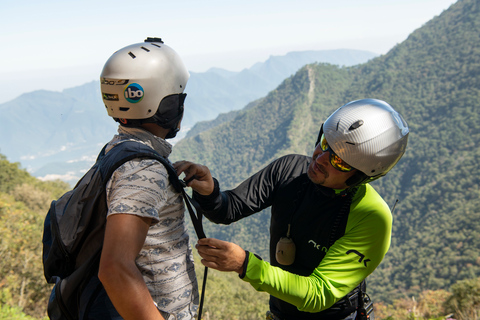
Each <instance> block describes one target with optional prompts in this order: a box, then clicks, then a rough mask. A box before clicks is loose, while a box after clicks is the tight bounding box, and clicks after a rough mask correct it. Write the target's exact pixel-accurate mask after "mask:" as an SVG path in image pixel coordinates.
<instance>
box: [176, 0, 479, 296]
mask: <svg viewBox="0 0 480 320" xmlns="http://www.w3.org/2000/svg"><path fill="white" fill-rule="evenodd" d="M479 18H480V5H479V2H478V0H475V1H474V0H460V1H458V2H457V3H455V4H454V5H452V6H451V7H450V8H449V9H448V10H445V11H444V12H443V13H442V14H441V15H439V16H437V17H435V18H434V19H432V20H431V21H429V22H427V23H426V24H424V26H422V27H421V28H419V29H417V30H415V31H414V32H413V33H412V34H411V35H410V36H409V37H408V38H407V39H406V40H405V41H404V42H402V43H400V44H398V45H396V46H395V47H394V48H393V49H392V50H391V51H389V52H388V53H387V54H385V55H382V56H379V57H377V58H374V59H372V60H370V61H369V62H367V63H365V64H362V65H357V66H352V67H344V68H341V67H338V66H332V65H325V64H309V65H307V66H305V67H303V68H301V69H300V70H299V71H298V72H297V73H296V74H295V75H293V76H292V77H290V78H287V79H286V80H285V81H284V82H282V84H281V85H280V86H278V87H277V88H276V89H275V90H273V91H271V92H270V93H269V94H268V95H267V96H266V97H264V98H263V99H262V100H261V101H260V102H259V103H258V104H257V105H256V106H255V107H253V108H251V109H249V110H244V111H240V112H239V113H238V114H236V116H235V117H233V119H231V120H229V121H228V122H224V123H222V124H221V125H220V126H218V127H214V128H211V129H209V130H207V131H203V132H200V133H199V134H197V135H196V136H192V137H189V138H187V139H184V140H182V141H181V142H179V143H178V144H177V145H176V147H175V149H174V152H173V154H172V158H173V159H174V160H180V159H188V160H192V161H196V162H200V163H202V164H205V165H207V166H209V167H210V169H211V170H212V174H213V175H214V176H215V177H217V178H218V180H219V182H220V185H221V187H222V188H232V187H235V186H236V185H237V184H238V183H239V182H240V181H242V180H243V179H245V178H246V177H248V176H249V175H251V174H253V173H254V172H256V171H257V170H258V169H260V168H261V167H263V166H265V165H266V164H267V163H268V162H269V161H271V160H273V159H275V158H277V157H279V156H281V155H283V154H286V153H300V154H305V155H310V154H311V153H312V151H313V148H314V146H313V144H314V142H315V139H316V135H317V134H318V130H319V129H320V125H321V123H322V122H323V121H324V120H325V119H326V117H327V116H328V115H329V114H330V113H331V112H332V111H334V110H335V109H337V108H338V107H340V106H341V105H343V104H344V103H346V102H349V101H352V100H357V99H361V98H377V99H382V100H385V101H387V102H388V103H390V104H391V105H392V106H393V107H394V108H395V109H397V110H398V111H399V112H400V113H401V114H402V115H403V117H404V118H405V119H406V121H407V123H408V124H409V127H410V137H409V146H408V147H407V151H406V153H405V155H404V157H403V158H402V159H401V160H400V162H399V163H398V164H397V166H396V167H395V168H394V169H393V170H392V171H391V172H389V173H388V174H387V175H386V176H385V177H384V178H382V179H379V180H377V181H375V182H373V183H372V185H374V187H375V188H376V189H377V190H378V192H379V193H380V194H381V195H382V196H383V197H384V198H385V200H386V202H387V203H388V204H389V205H391V206H393V204H394V203H395V202H396V200H397V199H399V202H398V205H397V206H396V209H395V212H394V225H393V237H392V245H391V249H390V251H389V253H388V254H387V256H386V258H385V260H384V261H383V262H382V264H381V265H380V267H379V268H378V269H377V270H376V271H375V272H374V273H373V274H372V276H371V277H370V278H369V283H370V285H369V286H370V288H372V292H373V293H374V295H377V296H378V297H381V299H382V300H384V301H391V300H392V299H395V298H399V297H401V296H402V295H403V294H404V293H405V295H408V294H410V293H411V294H414V293H418V292H420V291H421V290H427V289H429V290H436V289H442V288H443V289H445V288H448V287H449V286H450V285H452V284H453V283H454V281H456V280H462V279H466V278H472V277H474V276H478V275H480V255H479V254H478V247H480V238H479V237H478V234H480V223H479V221H480V219H479V218H480V210H479V208H480V191H479V187H478V186H479V184H480V178H479V177H480V172H479V171H480V170H479V169H478V166H476V162H477V161H476V160H475V159H479V158H480V151H479V148H478V145H479V143H480V125H479V123H480V119H479V109H480V106H479V101H480V83H479V75H480V19H479ZM312 79H314V81H315V86H314V87H313V86H312V85H311V83H312ZM312 90H313V92H314V98H313V100H312V99H310V100H309V93H310V95H311V92H312ZM268 220H269V212H268V211H264V212H261V213H259V214H256V215H253V216H250V217H249V218H248V219H245V220H242V221H240V222H237V223H235V224H232V225H230V226H217V225H212V224H210V223H208V224H207V227H206V232H207V234H209V236H211V237H218V238H220V239H224V240H230V241H234V242H237V243H239V244H241V245H243V246H244V247H246V249H247V250H251V251H255V252H257V253H260V254H261V255H262V256H263V257H264V258H265V257H267V256H268V255H266V252H268V248H267V245H266V244H268V225H269V223H268ZM246 234H249V235H250V237H249V236H248V235H246ZM251 235H257V236H258V235H260V236H261V239H259V240H258V241H257V240H252V239H251ZM266 235H267V236H266Z"/></svg>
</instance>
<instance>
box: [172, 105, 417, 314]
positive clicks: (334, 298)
mask: <svg viewBox="0 0 480 320" xmlns="http://www.w3.org/2000/svg"><path fill="white" fill-rule="evenodd" d="M408 132H409V130H408V126H407V124H406V122H405V121H404V120H403V118H402V117H401V115H400V114H399V113H398V112H396V111H395V110H394V109H393V108H392V107H391V106H390V105H389V104H387V103H386V102H384V101H380V100H376V99H362V100H357V101H352V102H350V103H347V104H345V105H344V106H342V107H340V108H339V109H337V110H336V111H335V112H334V113H333V114H332V115H331V116H330V117H329V118H328V119H327V120H326V121H325V123H324V124H323V126H322V128H321V129H320V132H319V135H318V140H317V143H316V147H315V150H314V152H313V156H311V157H307V156H303V155H287V156H284V157H281V158H279V159H277V160H275V161H273V162H272V163H270V164H269V165H268V166H266V167H265V168H264V169H262V170H260V171H259V172H257V173H256V174H254V175H253V176H252V177H250V178H248V179H247V180H245V181H244V182H243V183H242V184H240V185H239V186H238V187H237V188H235V189H233V190H227V191H223V192H221V191H220V190H219V186H218V182H217V181H216V180H215V179H214V178H212V176H211V174H210V171H209V170H208V168H207V167H205V166H202V165H198V164H193V163H191V162H188V161H179V162H177V163H175V164H174V166H175V167H176V169H177V172H178V173H179V174H180V173H181V172H184V173H185V180H186V181H188V180H189V179H191V178H192V177H193V178H194V179H193V180H191V181H190V182H189V183H188V186H190V187H192V188H193V190H194V197H195V198H196V200H197V201H198V202H199V204H200V205H201V206H202V208H203V209H204V211H205V212H204V214H205V215H206V216H207V217H208V218H209V219H210V220H211V221H213V222H215V223H222V224H230V223H232V222H235V221H238V220H240V219H242V218H245V217H248V216H249V215H251V214H254V213H256V212H259V211H261V210H263V209H265V208H267V207H270V206H271V215H272V216H271V223H270V263H269V262H266V261H264V260H262V259H261V258H260V257H259V256H257V255H255V254H253V253H251V252H248V251H246V250H244V249H242V248H240V247H239V246H238V245H236V244H234V243H230V242H225V241H221V240H218V239H211V238H207V239H201V240H199V241H198V244H197V249H198V252H199V254H200V255H201V256H202V258H203V260H202V263H203V264H204V265H205V266H207V267H211V268H214V269H218V270H222V271H235V272H237V273H238V274H239V275H240V278H241V279H243V280H244V281H246V282H249V283H250V284H251V285H252V286H253V287H254V288H255V289H256V290H258V291H265V292H267V293H269V294H270V310H269V311H268V313H267V319H282V320H283V319H287V320H291V319H295V320H298V319H329V320H336V319H373V317H374V316H373V312H372V306H371V303H370V300H369V298H368V295H366V294H365V290H366V286H365V282H364V280H365V278H366V277H367V276H368V275H369V274H370V273H372V272H373V271H374V270H375V268H376V267H377V266H378V265H379V264H380V262H381V261H382V259H383V258H384V256H385V254H386V252H387V251H388V248H389V246H390V238H391V228H392V216H391V212H390V210H389V207H388V206H387V204H386V203H385V201H384V200H383V199H382V198H381V197H380V196H379V195H378V193H377V192H376V191H375V190H374V189H373V187H372V186H370V184H369V182H370V181H373V180H375V179H378V178H380V177H382V176H384V175H385V174H386V173H387V172H388V171H389V170H390V169H392V168H393V167H394V166H395V164H396V163H397V162H398V161H399V160H400V158H401V157H402V155H403V154H404V152H405V148H406V145H407V139H408Z"/></svg>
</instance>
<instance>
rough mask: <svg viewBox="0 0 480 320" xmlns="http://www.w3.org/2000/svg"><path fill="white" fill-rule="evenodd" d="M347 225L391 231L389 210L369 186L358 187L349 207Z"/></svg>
mask: <svg viewBox="0 0 480 320" xmlns="http://www.w3.org/2000/svg"><path fill="white" fill-rule="evenodd" d="M349 220H351V221H349V224H351V223H350V222H352V223H353V224H360V223H361V224H368V225H370V226H371V227H372V228H382V229H391V225H392V214H391V212H390V208H389V207H388V205H387V203H386V202H385V200H383V198H382V197H381V196H380V195H379V194H378V193H377V191H376V190H375V189H374V188H373V187H372V186H371V185H370V184H365V185H362V186H360V188H359V189H358V191H357V194H356V195H355V197H354V198H353V201H352V205H351V206H350V216H349Z"/></svg>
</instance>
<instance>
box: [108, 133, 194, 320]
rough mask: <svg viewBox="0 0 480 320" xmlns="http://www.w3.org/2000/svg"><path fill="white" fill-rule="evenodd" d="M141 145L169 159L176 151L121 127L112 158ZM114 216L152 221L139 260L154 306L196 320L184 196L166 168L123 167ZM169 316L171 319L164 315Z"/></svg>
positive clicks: (113, 187)
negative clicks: (126, 144)
mask: <svg viewBox="0 0 480 320" xmlns="http://www.w3.org/2000/svg"><path fill="white" fill-rule="evenodd" d="M126 140H130V141H132V140H133V141H138V142H140V143H145V144H147V145H149V146H150V147H152V148H154V149H155V150H156V151H157V152H159V153H160V154H161V155H162V156H165V157H168V155H169V154H170V152H171V145H170V144H169V143H168V142H166V141H165V140H163V139H161V138H158V137H156V136H154V135H152V134H151V133H149V132H148V131H145V130H142V129H138V128H124V127H119V134H118V135H116V136H115V137H114V138H113V139H112V141H111V142H110V143H109V145H108V146H107V152H108V150H110V149H111V148H112V147H113V146H115V145H116V144H118V143H121V142H123V141H126ZM107 205H108V214H107V216H110V215H113V214H133V215H137V216H139V217H146V218H151V219H152V225H151V226H150V229H149V230H148V233H147V237H146V239H145V243H144V245H143V247H142V249H141V250H140V253H139V255H138V257H137V259H136V263H137V266H138V268H139V270H140V271H141V273H142V275H143V279H144V280H145V283H146V284H147V287H148V289H149V291H150V294H151V296H152V298H153V301H154V302H155V303H156V304H157V307H158V308H159V309H160V310H161V311H163V312H167V313H168V314H170V315H171V317H170V318H172V319H173V318H174V319H182V320H183V319H193V318H194V316H195V314H196V309H197V305H198V286H197V281H196V277H195V270H194V265H193V255H192V251H191V247H190V243H189V237H188V233H187V228H186V225H185V216H184V213H185V207H184V204H183V199H182V196H181V194H180V193H178V192H176V191H175V189H174V188H173V186H172V185H171V184H170V182H169V180H168V173H167V170H166V169H165V167H164V166H163V165H162V164H161V163H160V162H158V161H156V160H152V159H144V160H138V159H137V160H132V161H128V162H126V163H125V164H124V165H122V166H120V167H119V168H118V169H117V170H116V171H115V172H114V174H113V175H112V177H111V179H110V181H109V182H108V184H107ZM164 315H165V314H164Z"/></svg>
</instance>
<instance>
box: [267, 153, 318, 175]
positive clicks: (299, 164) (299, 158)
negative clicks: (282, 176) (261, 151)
mask: <svg viewBox="0 0 480 320" xmlns="http://www.w3.org/2000/svg"><path fill="white" fill-rule="evenodd" d="M310 161H311V157H307V156H304V155H300V154H288V155H285V156H282V157H280V158H278V159H277V160H275V161H273V162H272V163H271V164H270V165H271V166H273V167H275V169H276V170H280V171H285V172H297V171H298V172H303V171H305V170H306V169H307V167H308V165H309V164H310Z"/></svg>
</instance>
